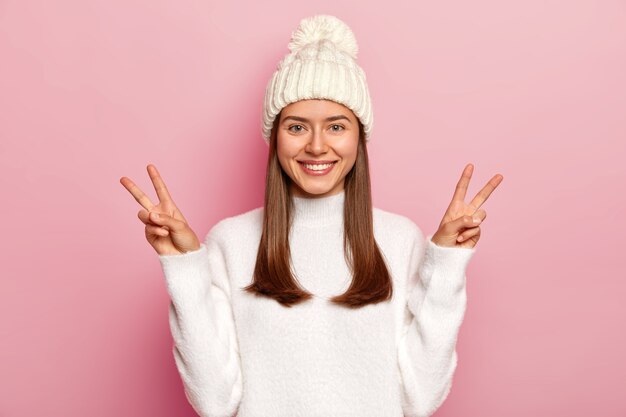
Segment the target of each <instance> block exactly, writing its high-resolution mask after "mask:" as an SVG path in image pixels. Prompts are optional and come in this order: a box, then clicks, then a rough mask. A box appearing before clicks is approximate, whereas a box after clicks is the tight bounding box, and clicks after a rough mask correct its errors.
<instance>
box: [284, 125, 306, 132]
mask: <svg viewBox="0 0 626 417" xmlns="http://www.w3.org/2000/svg"><path fill="white" fill-rule="evenodd" d="M293 127H300V128H302V125H291V126H289V128H288V129H287V130H291V128H293ZM291 131H292V132H296V133H297V132H301V131H302V129H299V130H291Z"/></svg>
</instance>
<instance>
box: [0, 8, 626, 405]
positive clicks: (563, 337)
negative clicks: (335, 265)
mask: <svg viewBox="0 0 626 417" xmlns="http://www.w3.org/2000/svg"><path fill="white" fill-rule="evenodd" d="M316 13H329V14H334V15H336V16H337V17H339V18H341V19H342V20H344V21H345V22H346V23H348V24H349V25H350V27H351V28H352V29H353V31H354V32H355V35H356V37H357V40H358V42H359V46H360V52H359V58H358V59H359V63H360V65H361V66H362V67H363V68H364V69H365V71H366V73H367V77H368V82H369V86H370V92H371V95H372V100H373V106H374V114H375V127H374V131H373V137H372V142H371V143H370V145H368V146H369V152H370V158H371V170H372V176H373V194H374V204H375V206H378V207H380V208H383V209H386V210H389V211H394V212H397V213H401V214H404V215H407V216H409V217H411V218H412V219H413V220H414V221H415V222H416V223H417V224H418V225H419V226H420V227H421V228H422V229H423V230H424V231H425V232H426V233H433V232H434V231H435V230H436V227H437V225H438V223H439V221H440V219H441V216H442V215H443V212H444V211H445V208H446V207H447V205H448V203H449V201H450V198H451V197H452V194H453V192H454V186H455V185H456V182H457V180H458V178H459V176H460V174H461V171H462V169H463V167H464V166H465V164H466V163H468V162H472V163H474V164H475V170H474V176H473V179H472V183H471V184H470V189H469V192H468V196H467V201H469V200H470V199H471V198H472V197H473V196H474V195H475V194H476V193H477V192H478V191H479V190H480V188H481V187H482V186H483V185H484V184H485V183H486V181H488V180H489V179H490V178H491V177H492V176H493V175H494V174H496V173H500V174H502V175H503V176H504V180H503V182H502V183H501V184H500V186H499V188H498V189H497V190H496V191H495V192H494V193H493V194H492V195H491V198H490V199H489V200H488V201H487V202H486V203H485V205H484V206H483V207H484V208H485V209H486V211H487V219H486V220H485V223H484V224H483V225H482V226H481V227H482V237H481V240H480V242H479V243H478V246H477V251H478V252H477V254H476V256H475V257H474V258H473V260H472V262H471V263H470V266H469V269H468V272H467V276H468V303H469V304H468V309H467V313H466V318H465V322H464V324H463V327H462V329H461V333H460V336H459V344H458V351H459V365H458V368H457V373H456V375H455V380H454V384H453V389H452V391H451V393H450V396H449V397H448V399H447V401H446V402H445V403H444V404H443V406H442V407H441V408H440V409H439V411H438V412H437V414H436V415H437V416H439V417H444V416H450V417H451V416H463V417H471V416H476V417H492V416H493V417H501V416H507V417H516V416H525V417H527V416H550V417H554V416H557V417H558V416H563V417H576V416H581V417H582V416H588V415H601V416H603V417H612V416H616V417H617V416H624V415H626V399H625V397H624V387H625V386H626V360H625V359H624V352H626V340H625V339H626V332H625V331H624V329H625V326H626V320H625V319H626V307H625V306H624V298H625V297H624V296H625V295H626V283H625V279H624V278H626V274H625V273H624V247H625V246H624V233H625V232H626V227H625V226H626V221H625V220H624V213H625V212H626V203H625V199H624V189H625V187H624V183H625V181H624V180H625V179H626V172H625V168H624V155H625V152H624V151H625V149H624V148H625V143H626V121H625V119H626V118H625V116H626V77H625V76H624V74H626V24H624V22H625V21H626V4H625V3H624V2H623V1H593V0H589V1H537V0H530V1H523V2H522V1H518V2H502V1H495V0H494V1H476V2H464V1H457V2H449V1H446V2H409V1H406V2H398V1H391V2H389V1H385V2H376V3H374V2H372V3H370V4H365V3H363V2H361V3H355V2H349V3H348V2H337V1H336V0H332V1H326V0H323V1H316V2H310V3H309V4H308V5H305V4H304V3H302V2H287V1H268V2H261V3H257V2H248V3H247V4H245V5H242V4H240V3H239V4H238V3H232V4H227V2H217V1H214V2H211V3H207V2H201V1H189V2H174V1H159V2H155V1H145V0H144V1H140V0H131V1H128V0H125V1H110V0H107V1H105V0H98V1H96V0H91V1H85V0H80V1H79V0H73V1H72V0H60V1H55V2H47V1H43V0H39V1H36V0H28V1H26V0H3V1H2V2H0V139H1V140H0V188H1V189H2V195H3V198H2V212H1V221H2V232H3V233H2V240H1V242H2V243H1V244H2V247H1V248H0V249H1V250H0V262H1V265H2V269H3V271H2V279H0V294H1V295H2V302H1V303H0V317H1V318H0V320H1V321H0V375H1V377H0V384H1V386H0V415H1V416H3V417H17V416H35V415H58V416H60V415H62V416H65V417H74V416H87V415H88V416H91V417H97V416H131V415H132V416H152V417H155V416H172V415H176V416H193V415H195V414H194V412H193V410H192V409H191V407H190V406H189V404H188V403H187V400H186V398H185V396H184V393H183V390H182V383H181V382H180V379H179V376H178V374H177V372H176V368H175V364H174V360H173V356H172V352H171V348H172V340H171V335H170V333H169V327H168V322H167V303H168V300H169V299H168V296H167V293H166V291H165V286H164V282H163V275H162V271H161V269H160V265H159V262H158V259H157V257H156V253H155V252H154V250H153V249H152V248H151V247H150V246H149V245H148V243H147V242H146V241H145V237H144V231H143V224H142V223H141V222H140V221H139V219H138V218H137V216H136V214H137V212H138V211H139V210H140V208H141V207H140V206H139V205H138V204H137V203H136V202H135V200H134V199H133V198H132V196H131V195H130V194H129V193H128V192H127V191H126V190H125V189H124V188H123V187H122V185H121V184H120V183H119V179H120V178H121V177H122V176H127V177H129V178H131V179H132V180H134V181H135V182H136V183H137V184H138V185H139V186H140V187H141V188H142V189H143V190H144V191H146V192H147V193H149V195H150V196H151V197H152V198H153V199H154V198H156V195H155V192H154V190H153V188H152V186H151V183H150V181H149V178H148V175H147V172H146V165H147V164H148V163H154V164H156V166H157V168H159V169H160V171H161V173H162V175H163V177H164V179H165V181H166V183H167V184H168V186H169V188H170V191H171V193H172V195H173V197H174V199H175V201H176V202H177V204H178V205H179V206H180V208H181V209H182V210H183V212H184V214H185V216H186V217H187V219H188V220H189V222H190V224H191V225H192V227H193V228H194V230H195V231H196V232H197V234H199V235H202V236H204V234H205V233H206V232H207V231H208V230H209V228H210V227H211V226H212V225H213V224H214V223H215V222H217V221H218V220H219V219H221V218H223V217H226V216H230V215H235V214H238V213H241V212H244V211H247V210H250V209H252V208H254V207H258V206H260V205H262V201H263V187H264V173H265V161H266V156H267V146H266V145H265V143H264V142H263V139H262V138H261V130H260V115H261V104H262V99H263V94H264V91H265V85H266V83H267V81H268V80H269V77H270V76H271V74H272V72H273V71H274V69H275V66H276V64H277V63H278V61H279V60H280V59H281V58H282V57H283V56H284V54H286V53H287V52H288V50H287V43H288V41H289V36H290V34H291V32H292V31H293V30H295V28H296V26H297V24H298V22H299V21H300V19H301V18H303V17H306V16H309V15H312V14H316ZM153 201H154V200H153Z"/></svg>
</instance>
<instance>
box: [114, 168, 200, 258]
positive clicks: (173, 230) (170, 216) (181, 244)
mask: <svg viewBox="0 0 626 417" xmlns="http://www.w3.org/2000/svg"><path fill="white" fill-rule="evenodd" d="M147 170H148V175H149V176H150V179H151V180H152V184H153V185H154V189H155V190H156V193H157V196H158V198H159V204H156V205H155V204H153V203H152V201H150V198H149V197H148V196H147V195H146V194H144V193H143V191H141V190H140V189H139V187H137V185H135V183H134V182H132V181H131V180H130V179H129V178H127V177H122V178H120V182H121V183H122V185H123V186H124V188H126V189H127V190H128V191H129V192H130V193H131V194H132V196H133V197H135V200H137V202H138V203H139V204H140V205H141V206H142V207H143V208H144V209H143V210H140V211H139V213H137V217H139V220H141V221H142V222H143V223H144V224H145V225H146V229H145V232H146V239H147V240H148V243H150V245H152V247H153V248H154V249H155V250H156V251H157V253H158V254H159V255H178V254H182V253H185V252H190V251H194V250H197V249H199V248H200V241H199V240H198V237H197V236H196V234H195V233H194V232H193V230H191V228H190V227H189V224H188V223H187V220H186V219H185V217H184V216H183V213H181V212H180V210H179V209H178V207H176V204H174V200H172V197H171V196H170V193H169V191H168V190H167V187H166V186H165V182H163V179H162V178H161V176H160V175H159V172H158V171H157V169H156V167H155V166H154V165H152V164H149V165H148V166H147Z"/></svg>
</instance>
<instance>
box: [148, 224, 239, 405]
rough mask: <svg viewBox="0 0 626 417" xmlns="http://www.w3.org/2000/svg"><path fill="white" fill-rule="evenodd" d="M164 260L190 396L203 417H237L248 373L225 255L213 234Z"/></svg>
mask: <svg viewBox="0 0 626 417" xmlns="http://www.w3.org/2000/svg"><path fill="white" fill-rule="evenodd" d="M159 260H160V262H161V266H162V268H163V273H164V275H165V282H166V286H167V291H168V294H169V296H170V299H171V302H170V304H169V325H170V330H171V333H172V338H173V354H174V360H175V363H176V367H177V369H178V372H179V374H180V376H181V379H182V382H183V386H184V391H185V395H186V397H187V399H188V400H189V403H190V404H191V405H192V407H193V408H194V410H195V411H196V412H197V413H198V414H199V415H200V416H202V417H232V416H233V415H235V413H236V411H237V408H238V406H239V402H240V400H241V395H242V373H241V365H240V359H239V347H238V343H237V337H236V333H235V322H234V317H233V312H232V306H231V302H230V285H229V279H228V276H227V268H226V264H225V260H224V253H223V252H222V249H221V248H220V245H219V243H218V241H217V239H215V238H214V237H213V236H212V233H211V232H209V233H208V234H207V237H206V238H205V240H204V242H202V243H201V245H200V248H199V249H197V250H195V251H191V252H187V253H183V254H179V255H160V256H159Z"/></svg>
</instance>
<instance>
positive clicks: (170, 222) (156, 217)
mask: <svg viewBox="0 0 626 417" xmlns="http://www.w3.org/2000/svg"><path fill="white" fill-rule="evenodd" d="M150 220H151V221H152V222H154V223H156V224H158V225H160V226H167V228H168V229H170V230H174V231H175V230H180V228H181V227H182V223H183V222H181V221H180V220H176V219H175V218H173V217H172V216H168V215H167V214H164V213H157V212H156V211H151V212H150Z"/></svg>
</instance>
